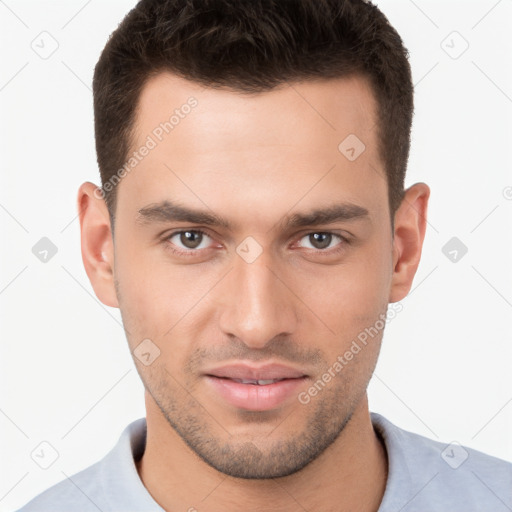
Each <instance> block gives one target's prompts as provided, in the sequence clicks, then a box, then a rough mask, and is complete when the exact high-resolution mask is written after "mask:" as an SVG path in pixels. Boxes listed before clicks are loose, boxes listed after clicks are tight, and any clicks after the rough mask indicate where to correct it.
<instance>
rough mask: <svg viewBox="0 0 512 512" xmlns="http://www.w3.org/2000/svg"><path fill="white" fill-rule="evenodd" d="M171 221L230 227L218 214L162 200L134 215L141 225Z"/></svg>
mask: <svg viewBox="0 0 512 512" xmlns="http://www.w3.org/2000/svg"><path fill="white" fill-rule="evenodd" d="M173 221H182V222H190V223H191V224H205V225H208V226H222V227H224V228H226V229H231V225H230V223H229V222H228V221H227V220H226V219H223V218H222V217H219V216H218V215H215V214H213V213H208V212H206V211H201V210H194V209H192V208H187V207H185V206H180V205H178V204H174V203H171V202H170V201H162V202H160V203H155V204H150V205H148V206H145V207H144V208H141V209H140V210H139V211H138V212H137V216H136V222H137V223H138V224H141V225H145V224H150V223H164V222H173Z"/></svg>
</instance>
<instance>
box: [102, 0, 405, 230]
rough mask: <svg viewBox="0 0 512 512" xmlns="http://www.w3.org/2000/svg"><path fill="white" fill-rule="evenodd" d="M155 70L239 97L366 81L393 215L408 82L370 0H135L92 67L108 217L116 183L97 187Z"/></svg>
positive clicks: (397, 42) (121, 152) (125, 143)
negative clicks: (319, 82)
mask: <svg viewBox="0 0 512 512" xmlns="http://www.w3.org/2000/svg"><path fill="white" fill-rule="evenodd" d="M162 71H169V72H172V73H174V74H176V75H178V76H180V77H182V78H185V79H188V80H191V81H194V82H196V83H199V84H202V85H204V86H207V87H217V88H218V87H223V88H228V89H231V90H234V91H239V92H243V93H244V92H245V93H257V92H264V91H268V90H271V89H272V88H274V87H276V86H278V85H281V84H283V83H285V82H291V81H299V80H308V79H322V78H325V79H329V78H341V77H345V76H349V75H355V74H359V75H362V76H364V77H366V78H367V79H369V81H370V84H371V86H372V90H373V92H374V94H375V97H376V99H377V105H378V113H377V114H378V128H377V134H378V144H379V148H378V149H379V154H380V155H381V158H382V161H383V162H384V166H385V171H386V175H387V182H388V200H389V209H390V212H391V219H392V221H393V217H394V213H395V211H396V209H397V208H398V206H399V205H400V203H401V201H402V198H403V194H404V179H405V173H406V169H407V160H408V157H409V146H410V132H411V125H412V116H413V109H414V106H413V84H412V78H411V69H410V65H409V61H408V52H407V50H406V48H405V47H404V46H403V43H402V39H401V38H400V36H399V35H398V33H397V32H396V30H395V29H394V28H393V27H392V26H391V25H390V24H389V22H388V20H387V18H386V17H385V16H384V14H383V13H382V12H381V11H380V10H379V9H378V8H377V7H376V6H375V5H373V4H372V3H371V2H370V1H365V0H140V1H139V2H138V4H137V5H136V6H135V7H134V8H133V9H132V10H131V11H130V12H129V13H128V14H127V15H126V16H125V18H124V19H123V20H122V22H121V23H120V24H119V26H118V28H117V29H116V30H115V31H114V32H113V33H112V34H111V35H110V37H109V40H108V42H107V44H106V45H105V48H104V49H103V52H102V53H101V56H100V59H99V61H98V63H97V65H96V68H95V71H94V80H93V95H94V122H95V137H96V152H97V159H98V165H99V169H100V174H101V181H102V191H103V196H104V198H105V201H106V203H107V206H108V209H109V214H110V217H111V221H112V222H113V221H114V218H115V205H116V188H115V187H114V188H112V187H109V189H110V190H105V187H104V185H105V183H107V182H108V181H109V180H110V179H111V178H112V176H114V175H115V174H116V172H117V171H118V170H119V169H120V168H122V167H123V165H124V164H125V162H126V159H127V157H128V152H129V150H130V148H131V147H132V143H133V136H134V133H133V130H134V124H135V113H136V107H137V102H138V99H139V96H140V93H141V90H142V87H143V86H144V84H145V83H146V81H147V80H148V79H149V78H150V77H152V76H154V75H155V74H157V73H159V72H162ZM340 142H341V141H340ZM392 224H393V222H392Z"/></svg>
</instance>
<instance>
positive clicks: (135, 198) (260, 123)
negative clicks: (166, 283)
mask: <svg viewBox="0 0 512 512" xmlns="http://www.w3.org/2000/svg"><path fill="white" fill-rule="evenodd" d="M150 139H151V141H152V142H151V146H152V149H151V151H149V152H147V151H146V153H147V156H145V157H144V158H143V159H140V160H139V161H138V162H137V163H136V167H134V170H133V171H131V172H130V173H129V174H128V175H127V177H126V178H123V180H122V182H121V183H120V187H119V190H118V199H119V202H121V200H123V199H122V198H123V197H124V201H125V202H126V203H127V204H128V203H129V204H130V205H133V207H134V208H135V207H136V206H137V207H143V206H145V205H146V204H148V203H157V202H160V201H163V200H166V199H169V198H171V199H176V197H179V198H180V199H181V198H185V199H184V201H182V202H184V203H186V202H187V199H189V200H190V202H191V203H194V205H200V204H201V202H202V203H203V205H202V206H204V203H208V206H209V207H210V208H212V209H217V210H218V209H220V210H226V209H229V205H227V204H226V196H227V195H229V197H230V198H231V206H233V207H234V206H238V207H239V208H241V209H242V210H245V211H249V206H251V205H253V206H254V208H255V209H256V210H258V211H259V213H260V214H262V213H264V211H265V208H266V207H268V205H273V206H274V209H276V207H277V206H278V205H282V206H283V208H284V209H286V208H287V209H288V210H289V209H290V207H292V206H293V204H294V203H297V201H299V200H300V201H301V202H302V204H303V205H304V206H307V204H308V203H311V204H310V206H318V202H319V201H320V202H321V201H322V200H323V199H325V200H326V201H330V202H333V201H334V200H336V198H337V197H339V196H340V195H341V199H343V200H346V201H350V202H353V203H356V204H357V202H358V201H359V202H361V201H362V202H364V201H366V202H367V203H368V202H370V203H371V202H372V200H373V201H374V202H375V201H376V202H377V203H378V202H380V206H379V207H380V208H383V207H384V204H385V203H387V185H386V179H385V175H384V171H383V167H382V164H381V161H380V157H379V153H378V149H377V125H376V101H375V98H374V95H373V93H372V90H371V87H370V86H369V84H368V82H367V81H366V80H365V79H363V78H361V77H356V76H353V77H349V78H343V79H335V80H319V81H308V82H293V83H287V84H283V85H281V86H279V87H278V88H276V89H273V90H271V91H266V92H261V93H255V94H243V93H240V92H237V91H233V90H227V89H214V88H210V87H203V86H201V85H199V84H197V83H193V82H190V81H188V80H184V79H182V78H179V77H177V76H175V75H172V74H170V73H161V74H159V75H157V76H155V77H152V78H151V79H150V80H149V81H148V82H147V83H146V84H145V86H144V88H143V89H142V91H141V95H140V98H139V102H138V108H137V116H136V122H135V125H134V138H133V141H134V144H133V146H132V148H131V151H132V152H133V151H138V150H139V149H140V148H142V147H143V146H144V145H148V141H149V140H150ZM372 194H373V196H374V197H373V196H372ZM327 196H329V197H327ZM322 198H323V199H322ZM198 200H202V201H200V202H198ZM315 201H316V203H317V204H315ZM365 206H371V205H369V204H367V205H365ZM374 206H375V207H377V204H375V205H374Z"/></svg>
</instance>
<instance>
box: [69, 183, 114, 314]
mask: <svg viewBox="0 0 512 512" xmlns="http://www.w3.org/2000/svg"><path fill="white" fill-rule="evenodd" d="M77 203H78V205H77V206H78V216H79V218H80V241H81V246H82V261H83V262H84V267H85V272H86V273H87V276H88V277H89V281H90V282H91V285H92V287H93V289H94V293H95V294H96V296H97V297H98V299H99V300H100V301H101V302H103V304H105V305H107V306H110V307H113V308H118V307H119V303H118V301H117V294H116V289H115V283H114V240H113V237H112V230H111V226H110V217H109V213H108V208H107V205H106V203H105V200H104V199H103V196H102V190H101V188H100V187H98V186H96V185H95V184H94V183H91V182H89V181H88V182H85V183H82V185H81V186H80V188H79V189H78V198H77Z"/></svg>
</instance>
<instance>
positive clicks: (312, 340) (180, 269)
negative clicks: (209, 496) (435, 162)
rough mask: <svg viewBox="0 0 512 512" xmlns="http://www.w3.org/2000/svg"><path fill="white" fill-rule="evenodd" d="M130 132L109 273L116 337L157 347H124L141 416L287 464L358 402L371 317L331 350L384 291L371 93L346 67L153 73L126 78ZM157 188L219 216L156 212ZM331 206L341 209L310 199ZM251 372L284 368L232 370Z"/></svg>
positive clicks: (229, 460)
mask: <svg viewBox="0 0 512 512" xmlns="http://www.w3.org/2000/svg"><path fill="white" fill-rule="evenodd" d="M190 97H194V98H195V100H197V104H195V103H194V104H195V106H194V107H192V108H190V109H189V108H181V107H182V106H183V105H185V104H187V100H188V99H189V98H190ZM175 109H178V110H179V112H180V114H181V115H178V117H179V121H178V122H177V123H175V126H174V127H173V128H172V130H169V128H168V131H169V133H165V131H163V133H162V130H161V129H160V130H158V127H159V125H160V123H162V122H165V121H168V120H169V117H170V116H171V115H172V114H173V112H174V111H175ZM184 112H188V114H184ZM174 121H176V119H175V120H174ZM155 130H156V131H155ZM155 134H158V135H159V137H157V136H156V135H155ZM351 134H352V135H351ZM136 135H137V136H136V141H135V144H134V145H133V147H132V151H134V150H138V149H139V148H140V147H141V146H143V145H145V144H147V142H148V138H147V137H148V136H151V138H152V139H153V141H154V142H155V143H156V146H155V147H152V148H151V149H150V151H149V154H148V155H147V156H146V157H144V158H143V159H142V160H141V161H140V162H139V163H138V164H137V165H136V167H134V168H133V170H131V171H130V172H129V173H128V174H127V175H126V176H125V177H124V178H123V179H122V181H121V183H120V185H119V186H118V190H117V194H118V202H117V210H116V225H115V265H114V267H115V268H114V277H115V282H116V292H117V297H118V301H119V306H120V309H121V313H122V317H123V322H124V325H125V328H126V330H127V336H128V341H129V345H130V349H131V350H132V351H133V350H135V349H136V348H137V347H138V346H139V344H140V343H141V342H143V340H148V339H149V340H151V342H148V341H145V342H144V343H145V344H143V345H141V348H140V349H138V350H137V351H136V353H138V354H139V356H141V353H142V356H141V357H140V359H141V360H142V361H144V359H145V360H146V362H148V361H150V360H152V359H153V358H154V357H155V356H157V355H158V350H159V355H158V357H156V359H154V360H153V362H151V364H147V365H146V364H143V362H141V360H139V358H137V357H135V358H134V360H135V363H136V365H137V369H138V371H139V374H140V376H141V378H142V380H143V382H144V385H145V387H146V390H147V393H149V395H148V398H149V400H150V402H151V403H154V404H155V407H154V408H153V410H152V412H149V411H148V415H149V414H159V415H163V417H165V418H166V420H167V421H168V423H169V424H170V425H171V426H172V427H173V428H174V429H175V430H176V432H178V434H179V435H180V436H181V437H182V439H183V440H184V441H185V442H186V443H187V444H188V445H189V447H190V448H192V449H193V450H194V451H195V452H196V453H197V454H198V455H199V456H200V457H201V458H202V459H203V460H205V461H206V462H208V463H209V464H210V465H211V466H213V467H215V468H216V469H218V470H219V471H222V472H224V473H226V474H230V475H232V476H236V477H243V478H272V477H278V476H284V475H287V474H291V473H293V472H295V471H298V470H299V469H301V468H302V467H304V466H305V465H306V464H307V463H309V462H310V461H312V460H313V459H315V458H316V457H318V456H319V455H320V454H321V453H322V452H323V451H324V450H325V448H327V447H328V446H329V445H330V444H331V443H332V442H333V441H334V440H335V439H336V438H337V436H338V435H339V434H340V433H341V432H342V430H343V428H344V426H345V424H346V423H347V421H348V420H349V419H350V417H351V416H352V415H353V414H354V412H355V411H357V410H358V407H361V406H362V403H363V402H364V399H365V397H366V387H367V384H368V382H369V380H370V377H371V375H372V372H373V369H374V367H375V364H376V360H377V356H378V352H379V348H380V342H381V337H382V332H383V331H382V329H381V330H380V331H379V333H378V334H377V335H374V336H373V337H368V340H367V343H366V344H362V343H361V342H360V341H359V342H358V345H359V347H360V350H359V351H358V352H357V353H355V355H354V356H353V358H352V359H351V360H350V361H347V360H346V359H344V361H345V362H344V363H343V364H342V368H341V369H339V368H340V367H339V366H338V365H336V361H338V362H339V359H338V358H339V356H341V357H343V356H344V354H345V353H346V352H347V351H349V350H350V349H351V347H353V341H354V340H357V339H358V335H359V334H360V333H361V332H363V331H365V329H369V328H370V327H372V326H375V325H376V322H377V324H378V321H379V319H381V318H382V316H381V315H383V314H385V313H386V310H387V305H388V302H389V300H390V284H391V277H392V267H393V262H392V231H391V225H390V213H389V209H388V195H387V185H386V179H385V174H384V169H383V164H382V162H381V160H380V157H379V154H378V150H377V127H376V104H375V100H374V97H373V95H372V92H371V90H370V88H369V86H368V85H367V83H366V82H365V81H364V80H363V79H361V78H356V77H354V78H350V79H343V80H330V81H321V82H316V83H312V82H310V83H300V84H291V85H286V86H283V87H281V88H280V89H279V90H274V91H272V92H265V93H261V94H255V95H250V96H247V95H242V94H239V93H236V92H232V91H219V90H213V89H203V88H202V87H200V86H198V85H197V84H192V83H190V82H187V81H185V80H182V79H178V78H176V77H174V76H172V75H170V74H161V75H159V76H157V77H155V78H153V79H152V80H151V81H150V82H148V83H147V85H146V86H145V88H144V89H143V91H142V94H141V97H140V104H139V109H138V117H137V123H136ZM349 136H350V138H349V139H347V142H345V144H342V146H341V149H340V148H339V145H340V143H342V142H343V141H344V140H345V139H346V138H347V137H349ZM354 136H356V137H357V139H359V140H360V141H361V142H362V143H363V144H364V145H365V148H364V151H363V152H362V153H361V149H363V146H362V145H361V142H358V140H357V139H356V138H355V137H354ZM158 138H161V139H162V140H158ZM149 145H150V146H153V144H152V143H150V144H149ZM351 148H353V150H352V149H351ZM359 153H360V154H359ZM354 157H356V158H355V159H354ZM165 201H167V202H168V203H169V204H170V205H172V206H171V207H170V208H168V210H167V213H172V212H173V211H176V210H173V206H179V207H181V208H186V209H189V210H194V211H197V212H202V213H204V214H207V215H208V216H209V217H214V218H220V219H223V221H225V222H222V223H211V222H210V221H208V220H207V219H206V218H205V217H204V218H199V219H194V220H193V221H192V220H187V218H186V217H180V220H176V219H172V218H170V217H166V215H165V214H164V213H162V211H161V210H156V211H155V207H158V206H159V205H160V206H161V204H162V203H163V202H165ZM343 205H344V206H345V208H346V209H347V212H348V213H349V215H347V216H345V217H346V218H343V216H342V217H340V216H338V218H337V219H334V220H333V219H332V218H331V219H327V218H326V217H324V218H322V216H321V215H320V216H319V218H318V217H317V218H316V219H314V218H313V216H312V214H314V213H315V212H318V211H320V210H322V211H324V210H329V209H330V211H331V212H333V211H334V210H335V209H336V208H338V207H340V206H343ZM357 207H359V208H357ZM364 210H366V211H367V213H366V214H364ZM305 217H311V218H310V219H305ZM299 219H302V222H297V220H299ZM210 220H211V219H210ZM201 232H203V233H204V234H201ZM175 251H176V252H175ZM366 332H368V331H366ZM372 332H374V331H372ZM156 347H157V348H156ZM353 352H355V350H354V349H353ZM340 364H341V363H340ZM271 365H282V366H285V367H287V368H288V369H287V370H283V369H282V368H280V367H275V366H274V368H272V367H271ZM329 370H330V375H331V378H330V379H329V378H328V377H325V375H326V373H329ZM251 376H252V378H253V379H254V378H258V377H260V380H262V381H273V380H274V379H278V378H283V377H288V378H287V379H285V380H283V381H281V382H280V383H279V382H277V383H272V384H270V383H267V382H263V383H261V382H260V384H255V383H241V382H236V380H235V379H238V380H240V379H244V378H248V377H249V378H250V377H251ZM323 376H324V377H323ZM322 378H323V379H324V380H323V382H324V385H323V386H321V385H319V384H317V387H316V389H317V392H316V393H315V392H314V391H313V392H308V390H309V389H310V388H311V387H312V386H314V385H315V383H316V382H317V381H319V380H320V381H322ZM326 381H328V382H326ZM299 397H300V398H301V399H299ZM148 421H150V418H149V416H148Z"/></svg>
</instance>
